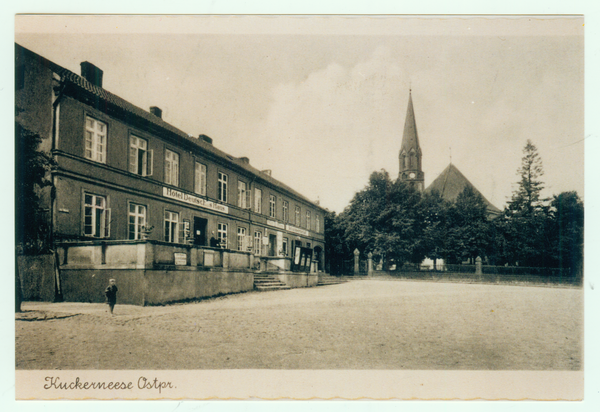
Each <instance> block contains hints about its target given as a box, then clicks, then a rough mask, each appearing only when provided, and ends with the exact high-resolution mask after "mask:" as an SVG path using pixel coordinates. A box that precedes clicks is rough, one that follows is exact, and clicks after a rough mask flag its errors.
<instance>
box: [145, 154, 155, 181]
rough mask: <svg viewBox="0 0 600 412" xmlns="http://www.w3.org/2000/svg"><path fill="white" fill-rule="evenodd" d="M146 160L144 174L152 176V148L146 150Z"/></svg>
mask: <svg viewBox="0 0 600 412" xmlns="http://www.w3.org/2000/svg"><path fill="white" fill-rule="evenodd" d="M146 153H147V154H148V161H147V162H146V176H152V169H153V168H154V150H148V151H147V152H146Z"/></svg>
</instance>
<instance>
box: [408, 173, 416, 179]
mask: <svg viewBox="0 0 600 412" xmlns="http://www.w3.org/2000/svg"><path fill="white" fill-rule="evenodd" d="M416 176H417V175H416V174H414V173H409V174H408V178H409V179H414V178H415V177H416Z"/></svg>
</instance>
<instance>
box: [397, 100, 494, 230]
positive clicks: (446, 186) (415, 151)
mask: <svg viewBox="0 0 600 412" xmlns="http://www.w3.org/2000/svg"><path fill="white" fill-rule="evenodd" d="M398 158H399V163H400V168H399V173H398V178H399V179H401V180H402V181H404V182H407V183H409V184H410V185H411V186H413V187H414V188H416V189H417V190H419V191H420V192H423V191H425V192H432V191H434V190H436V191H438V192H439V193H440V195H441V196H442V198H444V199H445V200H448V201H450V202H453V201H455V200H456V198H457V197H458V195H459V194H460V193H461V192H462V191H463V190H464V189H465V187H467V186H470V187H471V188H472V189H473V191H474V192H475V193H478V194H480V195H481V197H483V200H484V201H485V203H486V205H487V212H488V217H489V218H492V219H493V218H494V217H496V216H498V215H499V214H500V213H501V211H500V209H498V208H497V207H496V206H494V205H493V204H492V203H491V202H490V201H489V200H487V199H486V197H485V196H483V195H482V194H481V192H480V191H479V190H477V188H476V187H475V186H473V184H472V183H471V182H470V181H469V180H468V179H467V178H466V177H465V175H463V174H462V173H461V172H460V170H458V168H457V167H456V166H455V165H453V164H452V162H450V164H449V165H448V167H446V169H444V171H443V172H442V173H441V174H440V175H439V176H438V177H436V178H435V179H434V181H433V182H432V183H431V184H430V185H429V186H427V188H425V173H424V172H423V169H422V158H423V152H422V151H421V146H420V145H419V134H418V132H417V122H416V120H415V110H414V107H413V101H412V90H411V91H409V94H408V108H407V109H406V120H405V122H404V133H403V135H402V144H401V146H400V153H399V155H398Z"/></svg>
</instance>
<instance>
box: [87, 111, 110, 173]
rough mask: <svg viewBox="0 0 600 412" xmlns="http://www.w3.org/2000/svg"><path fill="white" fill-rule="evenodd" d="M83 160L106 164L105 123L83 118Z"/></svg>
mask: <svg viewBox="0 0 600 412" xmlns="http://www.w3.org/2000/svg"><path fill="white" fill-rule="evenodd" d="M85 158H86V159H90V160H93V161H95V162H100V163H106V123H103V122H101V121H99V120H96V119H94V118H92V117H89V116H86V117H85Z"/></svg>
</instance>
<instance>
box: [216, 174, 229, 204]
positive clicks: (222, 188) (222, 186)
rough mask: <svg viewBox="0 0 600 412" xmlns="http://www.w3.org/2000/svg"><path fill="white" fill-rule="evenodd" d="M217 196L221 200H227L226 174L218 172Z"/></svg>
mask: <svg viewBox="0 0 600 412" xmlns="http://www.w3.org/2000/svg"><path fill="white" fill-rule="evenodd" d="M217 198H218V199H219V200H220V201H221V202H227V175H226V174H225V173H221V172H219V187H218V194H217Z"/></svg>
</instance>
